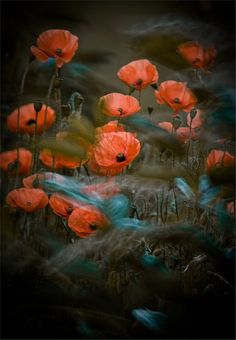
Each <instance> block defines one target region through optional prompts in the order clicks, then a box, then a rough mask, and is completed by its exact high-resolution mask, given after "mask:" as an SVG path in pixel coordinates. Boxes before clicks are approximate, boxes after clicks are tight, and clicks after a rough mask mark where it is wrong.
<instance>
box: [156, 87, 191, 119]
mask: <svg viewBox="0 0 236 340" xmlns="http://www.w3.org/2000/svg"><path fill="white" fill-rule="evenodd" d="M155 97H156V100H157V102H158V103H159V104H167V105H168V106H169V107H170V108H171V109H172V110H173V111H174V112H175V115H176V114H177V113H178V111H179V110H183V111H185V112H189V111H191V110H192V109H193V108H194V106H195V105H196V103H197V98H196V97H195V95H194V94H193V92H192V91H191V90H190V89H189V88H188V87H187V85H186V83H182V82H177V81H174V80H167V81H164V82H163V83H161V84H160V86H159V89H158V91H155Z"/></svg>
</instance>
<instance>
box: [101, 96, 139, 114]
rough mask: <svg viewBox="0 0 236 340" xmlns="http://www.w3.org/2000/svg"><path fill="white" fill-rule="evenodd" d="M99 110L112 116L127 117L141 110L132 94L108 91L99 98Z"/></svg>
mask: <svg viewBox="0 0 236 340" xmlns="http://www.w3.org/2000/svg"><path fill="white" fill-rule="evenodd" d="M99 107H100V109H101V111H102V112H103V113H104V114H106V115H108V116H114V117H127V116H131V115H133V114H134V113H136V112H138V111H139V110H141V107H140V105H139V102H138V100H137V99H136V98H134V97H132V96H127V95H124V94H121V93H109V94H107V95H105V96H103V97H101V98H100V101H99Z"/></svg>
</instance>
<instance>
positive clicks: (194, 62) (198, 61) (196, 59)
mask: <svg viewBox="0 0 236 340" xmlns="http://www.w3.org/2000/svg"><path fill="white" fill-rule="evenodd" d="M200 61H201V60H200V59H199V58H195V59H194V60H193V65H196V64H198V63H200Z"/></svg>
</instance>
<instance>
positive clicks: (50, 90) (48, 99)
mask: <svg viewBox="0 0 236 340" xmlns="http://www.w3.org/2000/svg"><path fill="white" fill-rule="evenodd" d="M55 78H56V71H55V72H54V73H53V75H52V77H51V80H50V83H49V87H48V93H47V97H46V109H45V115H44V123H43V136H45V132H46V123H47V111H48V106H49V103H50V98H51V94H52V89H53V85H54V82H55Z"/></svg>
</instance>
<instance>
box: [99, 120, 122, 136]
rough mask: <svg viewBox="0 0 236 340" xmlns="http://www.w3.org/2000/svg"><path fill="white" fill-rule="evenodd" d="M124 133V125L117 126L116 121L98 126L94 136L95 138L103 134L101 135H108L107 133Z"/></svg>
mask: <svg viewBox="0 0 236 340" xmlns="http://www.w3.org/2000/svg"><path fill="white" fill-rule="evenodd" d="M121 131H125V128H124V125H122V124H120V123H119V124H118V120H112V121H110V122H109V123H107V124H105V125H103V126H99V127H97V128H96V134H97V136H99V135H101V134H103V133H109V132H121Z"/></svg>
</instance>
